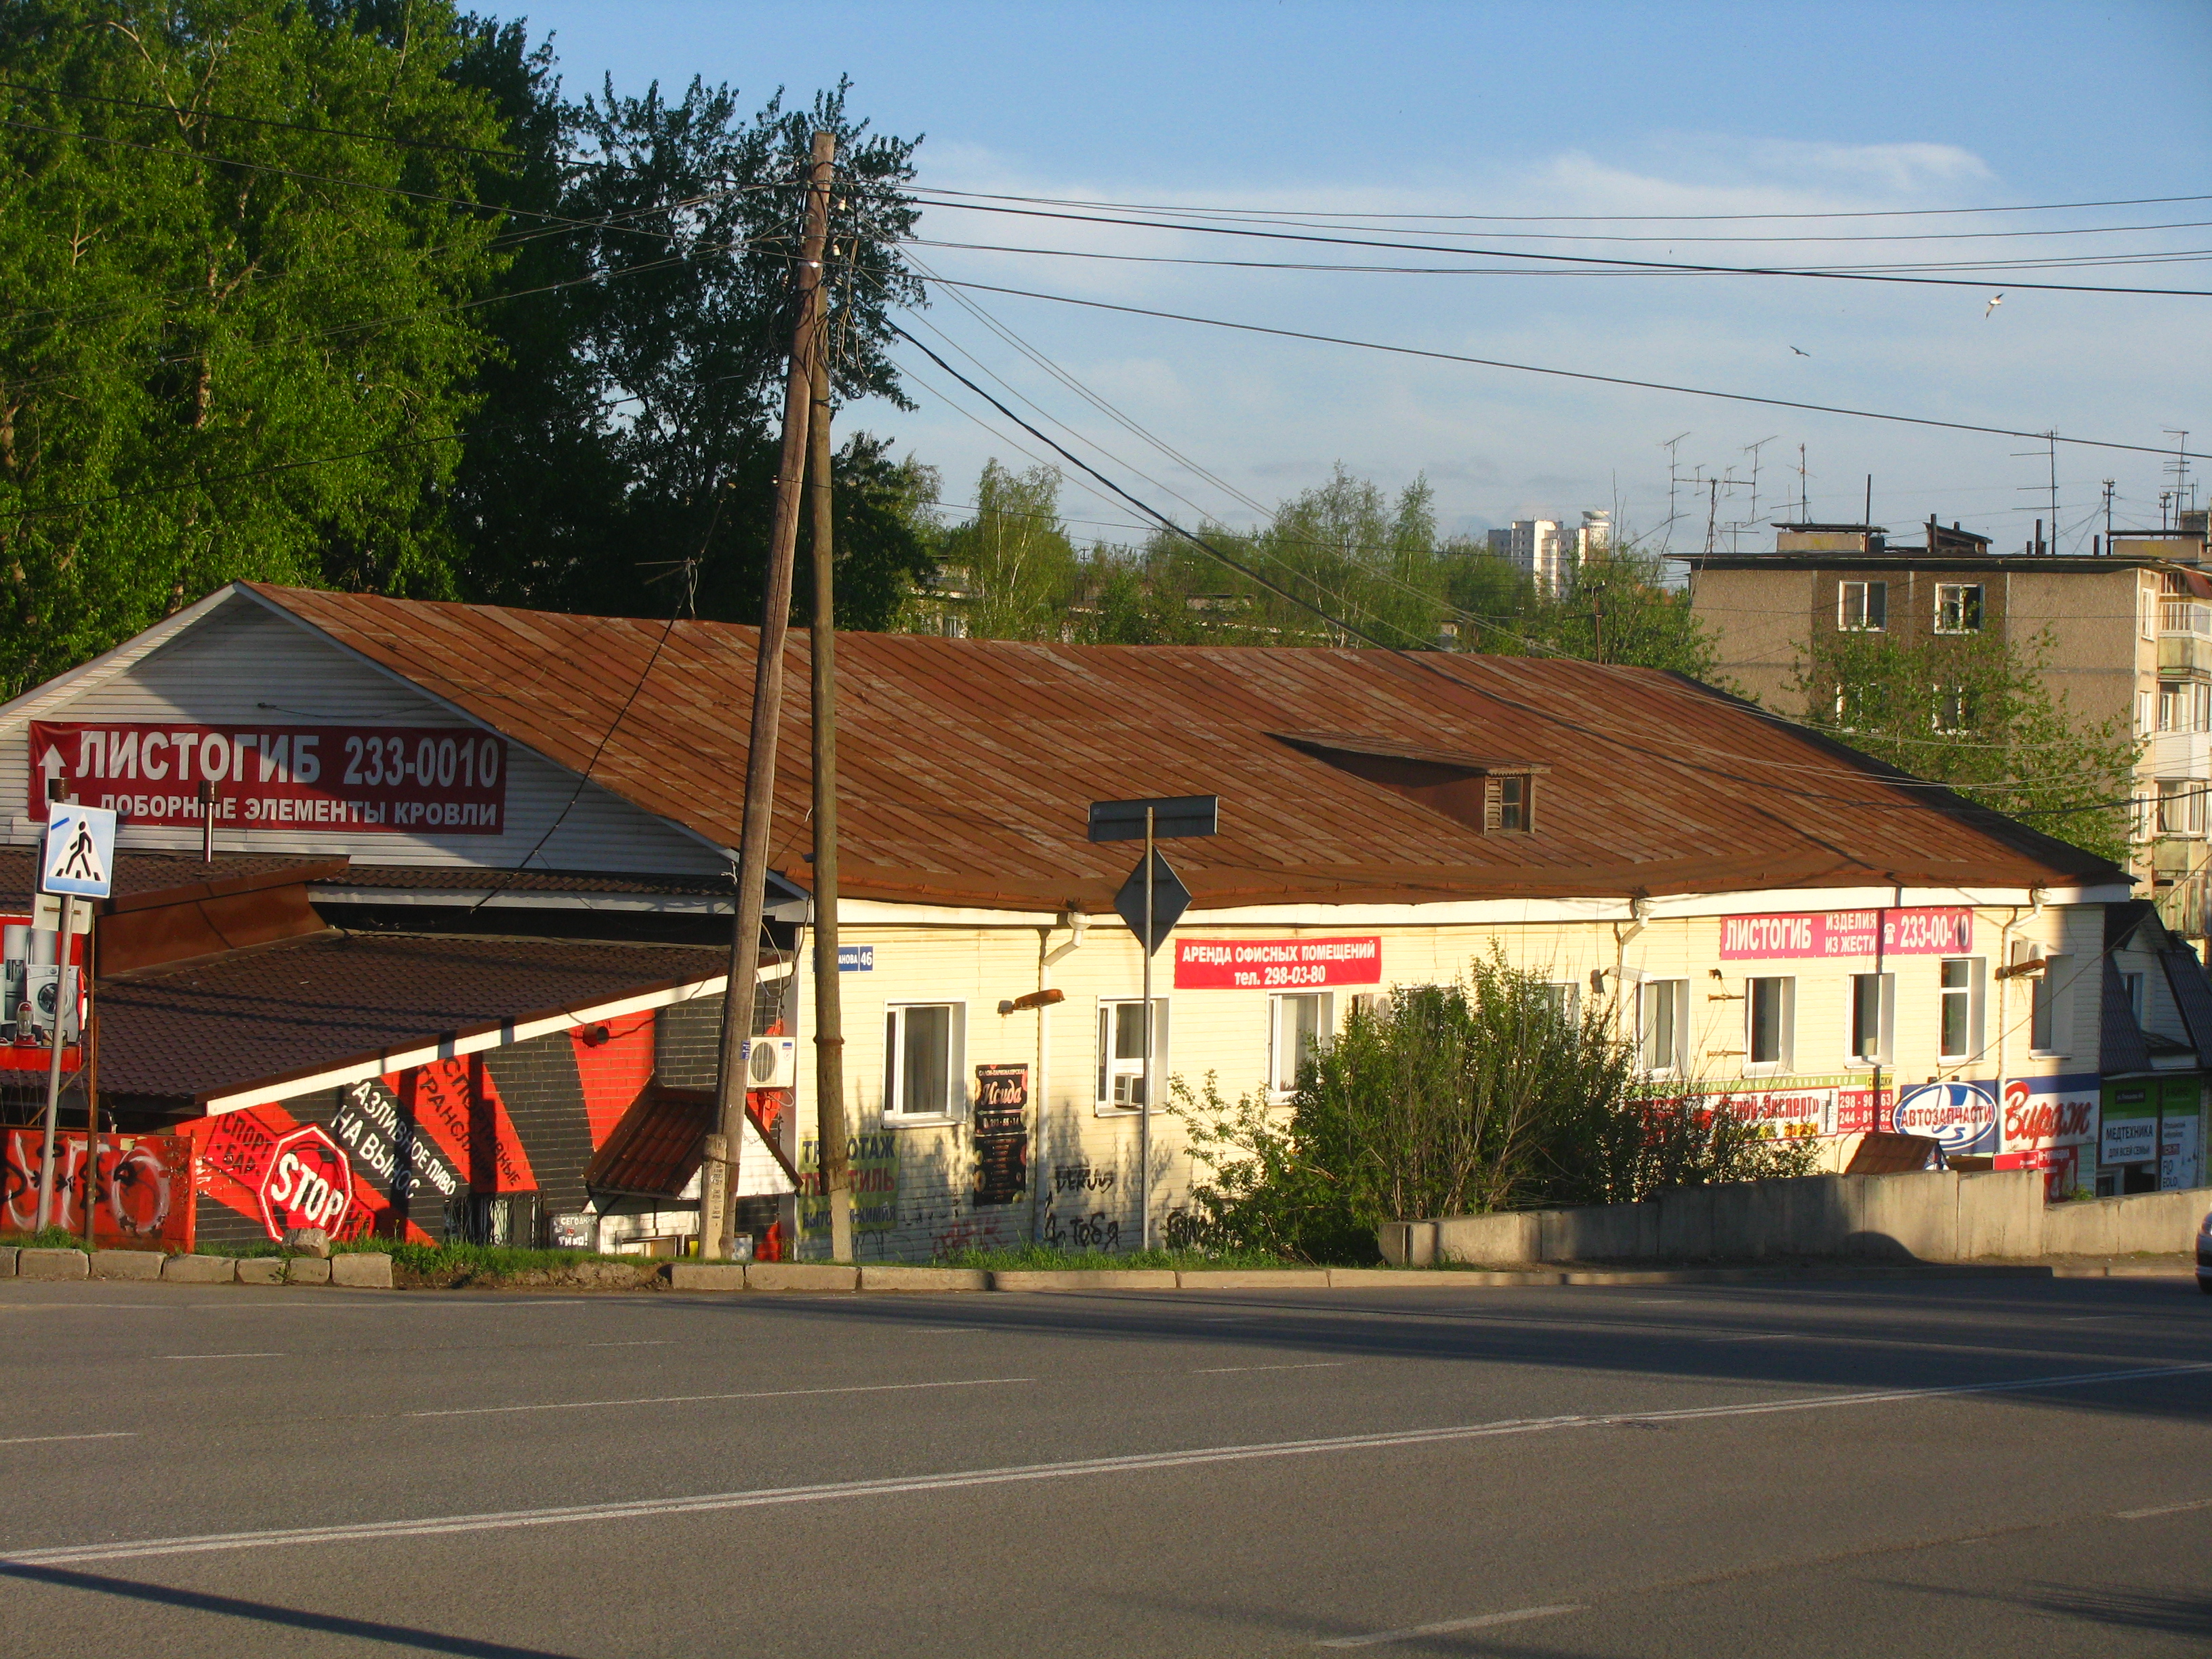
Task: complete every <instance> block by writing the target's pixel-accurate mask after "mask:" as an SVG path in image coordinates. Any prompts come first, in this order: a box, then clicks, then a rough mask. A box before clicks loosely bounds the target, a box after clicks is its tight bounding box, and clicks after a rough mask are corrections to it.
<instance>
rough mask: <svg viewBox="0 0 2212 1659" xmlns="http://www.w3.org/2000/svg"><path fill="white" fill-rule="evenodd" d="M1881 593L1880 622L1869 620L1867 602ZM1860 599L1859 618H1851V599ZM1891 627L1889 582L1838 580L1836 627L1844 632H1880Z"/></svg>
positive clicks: (1840, 631)
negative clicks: (1855, 619) (1854, 619)
mask: <svg viewBox="0 0 2212 1659" xmlns="http://www.w3.org/2000/svg"><path fill="white" fill-rule="evenodd" d="M1877 593H1879V594H1880V595H1881V606H1880V609H1881V621H1880V622H1869V621H1868V620H1867V612H1868V608H1869V607H1868V604H1867V602H1868V601H1869V599H1873V598H1874V597H1875V595H1876V594H1877ZM1854 598H1856V599H1857V600H1858V619H1857V621H1856V622H1854V621H1853V620H1852V619H1851V601H1852V599H1854ZM1888 627H1889V584H1888V583H1887V582H1876V581H1863V582H1838V583H1837V584H1836V628H1837V630H1838V632H1839V633H1844V634H1880V633H1882V632H1885V631H1886V630H1887V629H1888Z"/></svg>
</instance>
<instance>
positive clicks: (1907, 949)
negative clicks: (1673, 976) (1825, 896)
mask: <svg viewBox="0 0 2212 1659" xmlns="http://www.w3.org/2000/svg"><path fill="white" fill-rule="evenodd" d="M1973 944H1974V913H1973V912H1972V910H1971V909H1966V908H1960V907H1948V906H1947V907H1940V908H1930V907H1923V908H1903V909H1894V910H1829V911H1816V912H1812V913H1809V914H1806V915H1757V916H1723V918H1722V919H1721V951H1720V953H1721V959H1722V960H1723V961H1724V962H1727V961H1738V962H1743V961H1749V962H1786V961H1796V960H1803V959H1820V958H1827V957H1837V958H1843V957H1849V958H1851V959H1854V960H1858V959H1868V960H1870V959H1872V958H1873V957H1876V956H1881V957H1942V956H1958V955H1961V954H1963V953H1965V952H1966V951H1971V950H1972V948H1973Z"/></svg>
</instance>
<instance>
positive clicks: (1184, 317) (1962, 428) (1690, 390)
mask: <svg viewBox="0 0 2212 1659" xmlns="http://www.w3.org/2000/svg"><path fill="white" fill-rule="evenodd" d="M923 280H925V281H927V282H932V283H936V284H937V285H938V286H939V287H940V288H964V289H970V290H972V291H974V292H976V293H980V294H1008V295H1014V296H1015V297H1016V298H1018V299H1024V300H1048V301H1052V302H1053V303H1054V304H1056V305H1069V306H1082V307H1087V308H1088V309H1090V310H1092V311H1118V312H1121V313H1123V314H1125V315H1127V316H1131V317H1152V318H1158V319H1161V320H1163V321H1166V322H1171V323H1196V324H1199V325H1202V326H1204V327H1206V328H1225V329H1233V330H1236V331H1238V332H1241V333H1245V334H1269V335H1273V336H1275V337H1278V338H1280V339H1285V340H1310V341H1312V342H1314V343H1317V344H1321V345H1341V346H1354V347H1357V348H1358V349H1360V350H1363V351H1385V352H1389V353H1391V354H1392V355H1394V356H1401V357H1425V358H1429V359H1431V360H1433V361H1435V362H1447V363H1468V364H1471V365H1472V366H1474V367H1475V368H1504V369H1510V370H1512V371H1514V372H1515V373H1516V374H1547V375H1551V376H1553V377H1554V378H1556V379H1559V380H1589V381H1592V382H1595V383H1596V384H1598V385H1601V386H1628V387H1631V388H1632V389H1634V390H1636V391H1639V392H1674V393H1676V394H1678V395H1680V396H1683V397H1690V398H1723V399H1724V400H1726V401H1728V402H1730V403H1739V404H1764V405H1765V406H1766V407H1768V408H1770V409H1797V410H1806V411H1808V412H1809V413H1811V414H1815V415H1847V416H1851V417H1852V418H1854V419H1856V420H1864V421H1892V422H1899V423H1902V424H1904V425H1906V426H1925V427H1935V428H1940V429H1942V430H1943V431H1947V432H1975V433H1981V434H1984V435H1988V436H1990V437H1996V438H2041V437H2043V436H2044V435H2045V434H2043V433H2041V432H2028V431H2025V430H2022V429H2021V428H2015V427H2006V426H1979V425H1976V424H1974V423H1973V422H1968V421H1939V420H1936V419H1934V418H1933V417H1931V416H1923V415H1893V414H1889V413H1887V412H1886V411H1884V410H1871V409H1849V408H1844V407H1843V406H1840V405H1838V404H1808V403H1802V402H1800V401H1798V400H1796V399H1795V398H1762V397H1757V396H1754V395H1753V394H1752V393H1750V392H1717V391H1715V390H1713V389H1711V387H1707V386H1674V385H1671V384H1669V383H1668V382H1666V381H1663V380H1631V379H1629V378H1627V377H1626V376H1625V375H1620V374H1593V373H1591V372H1590V371H1589V370H1586V369H1573V368H1545V367H1543V366H1542V365H1541V364H1535V363H1514V362H1505V361H1504V360H1503V359H1501V358H1496V357H1471V356H1464V355H1463V354H1462V353H1459V352H1455V351H1434V350H1431V349H1426V348H1425V347H1421V346H1404V345H1391V344H1388V343H1384V342H1381V341H1376V340H1355V339H1350V338H1347V337H1345V336H1342V335H1338V334H1316V333H1312V332H1310V331H1306V330H1304V329H1296V328H1273V327H1270V326H1268V325H1266V324H1264V323H1239V322H1232V321H1230V320H1229V319H1225V318H1220V317H1195V316H1192V315H1190V314H1189V313H1185V312H1178V311H1159V310H1155V309H1153V308H1152V307H1148V306H1129V305H1117V304H1115V303H1114V302H1113V301H1108V300H1084V299H1078V298H1077V297H1075V296H1074V295H1067V294H1045V293H1040V292H1038V291H1037V290H1036V289H1025V288H1006V287H1002V286H1000V285H999V284H997V283H971V282H966V281H962V280H957V279H955V278H952V277H949V276H935V277H927V278H924V279H923ZM2058 441H2059V442H2060V443H2062V444H2075V445H2078V446H2081V447H2085V448H2091V449H2118V450H2125V451H2128V452H2130V453H2134V454H2140V455H2159V456H2170V455H2172V454H2174V453H2177V452H2176V451H2174V450H2173V449H2172V448H2160V447H2152V446H2151V445H2148V444H2126V443H2116V442H2112V441H2109V440H2106V439H2101V438H2069V437H2066V436H2064V435H2061V436H2060V437H2059V439H2058ZM2185 453H2187V454H2188V456H2189V458H2190V459H2192V460H2205V459H2212V456H2207V455H2203V454H2200V453H2197V452H2196V451H2193V450H2192V451H2188V452H2185Z"/></svg>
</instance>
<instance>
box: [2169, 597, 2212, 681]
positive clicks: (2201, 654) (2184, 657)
mask: <svg viewBox="0 0 2212 1659" xmlns="http://www.w3.org/2000/svg"><path fill="white" fill-rule="evenodd" d="M2158 671H2159V672H2160V673H2161V674H2197V675H2212V605H2207V604H2205V603H2204V601H2203V600H2202V599H2161V600H2160V601H2159V606H2158Z"/></svg>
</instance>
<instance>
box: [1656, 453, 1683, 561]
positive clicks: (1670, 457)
mask: <svg viewBox="0 0 2212 1659" xmlns="http://www.w3.org/2000/svg"><path fill="white" fill-rule="evenodd" d="M1688 436H1689V434H1688V433H1686V432H1677V433H1676V434H1675V435H1674V436H1673V437H1671V438H1669V439H1668V440H1667V441H1666V442H1665V443H1663V444H1661V445H1660V446H1659V447H1660V448H1662V449H1663V450H1665V451H1666V452H1667V524H1666V532H1667V533H1666V537H1665V538H1664V539H1663V540H1662V541H1661V543H1660V544H1659V550H1660V552H1661V553H1662V554H1664V553H1665V552H1666V551H1667V550H1668V549H1669V548H1671V547H1673V546H1674V492H1675V489H1676V488H1677V487H1678V486H1679V485H1680V483H1681V472H1680V469H1679V467H1678V466H1677V465H1676V463H1675V459H1674V452H1675V451H1676V450H1677V449H1678V448H1680V447H1681V443H1682V440H1683V439H1685V438H1686V437H1688Z"/></svg>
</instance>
